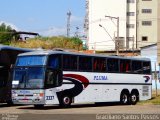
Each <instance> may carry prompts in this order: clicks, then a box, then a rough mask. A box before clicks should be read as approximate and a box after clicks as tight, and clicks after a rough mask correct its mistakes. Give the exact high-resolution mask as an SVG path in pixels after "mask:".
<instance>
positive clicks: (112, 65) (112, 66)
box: [107, 58, 119, 72]
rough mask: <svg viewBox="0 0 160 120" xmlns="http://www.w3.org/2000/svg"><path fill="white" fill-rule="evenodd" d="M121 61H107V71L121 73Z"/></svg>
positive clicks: (110, 59)
mask: <svg viewBox="0 0 160 120" xmlns="http://www.w3.org/2000/svg"><path fill="white" fill-rule="evenodd" d="M118 61H119V60H118V59H112V58H109V59H107V71H108V72H119V64H118V63H119V62H118Z"/></svg>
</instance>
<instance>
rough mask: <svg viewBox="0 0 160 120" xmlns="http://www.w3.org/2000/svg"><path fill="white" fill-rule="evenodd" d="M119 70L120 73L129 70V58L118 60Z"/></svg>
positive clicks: (128, 71)
mask: <svg viewBox="0 0 160 120" xmlns="http://www.w3.org/2000/svg"><path fill="white" fill-rule="evenodd" d="M120 72H121V73H130V72H131V61H130V60H120Z"/></svg>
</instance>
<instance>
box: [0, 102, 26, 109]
mask: <svg viewBox="0 0 160 120" xmlns="http://www.w3.org/2000/svg"><path fill="white" fill-rule="evenodd" d="M16 106H24V105H8V104H5V103H4V104H3V103H2V104H0V108H3V107H16Z"/></svg>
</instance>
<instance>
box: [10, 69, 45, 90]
mask: <svg viewBox="0 0 160 120" xmlns="http://www.w3.org/2000/svg"><path fill="white" fill-rule="evenodd" d="M44 69H45V68H43V67H32V68H16V69H15V70H14V77H13V81H12V88H33V89H34V88H43V86H44V85H43V83H44V73H45V72H44V71H45V70H44Z"/></svg>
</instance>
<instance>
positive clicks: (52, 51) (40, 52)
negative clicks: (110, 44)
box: [18, 50, 150, 61]
mask: <svg viewBox="0 0 160 120" xmlns="http://www.w3.org/2000/svg"><path fill="white" fill-rule="evenodd" d="M51 54H68V55H81V56H91V57H106V58H119V59H132V60H143V61H150V59H149V58H144V57H122V56H108V55H101V54H84V53H76V52H66V51H54V50H48V51H45V50H41V51H33V52H27V53H22V54H19V55H18V56H30V55H51Z"/></svg>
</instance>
